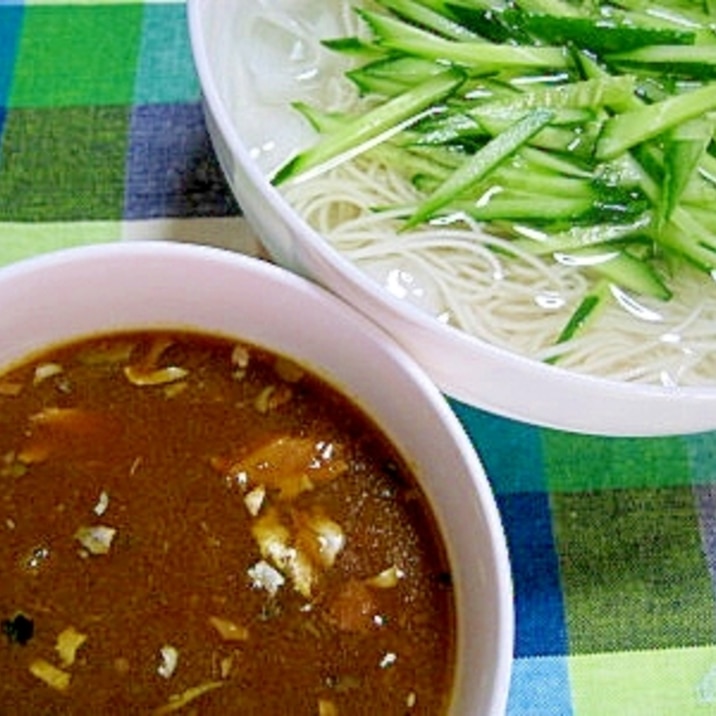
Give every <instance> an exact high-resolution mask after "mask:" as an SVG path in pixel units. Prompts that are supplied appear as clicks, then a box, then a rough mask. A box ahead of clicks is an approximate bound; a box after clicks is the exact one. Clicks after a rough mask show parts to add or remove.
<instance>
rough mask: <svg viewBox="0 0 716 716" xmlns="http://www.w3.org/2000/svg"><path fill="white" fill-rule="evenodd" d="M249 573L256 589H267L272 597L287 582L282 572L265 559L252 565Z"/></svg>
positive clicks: (252, 584)
mask: <svg viewBox="0 0 716 716" xmlns="http://www.w3.org/2000/svg"><path fill="white" fill-rule="evenodd" d="M248 575H249V578H250V579H251V586H252V587H253V588H254V589H265V590H266V591H267V592H268V593H269V594H270V595H271V596H272V597H273V596H275V594H276V592H278V590H279V589H280V588H281V587H282V586H283V585H284V584H285V582H286V580H285V579H284V576H283V575H282V574H281V572H279V571H278V570H277V569H275V568H274V567H272V566H271V565H270V564H269V563H268V562H264V560H261V561H260V562H257V563H256V564H255V565H254V566H253V567H250V568H249V570H248Z"/></svg>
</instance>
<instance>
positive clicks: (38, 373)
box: [32, 363, 63, 385]
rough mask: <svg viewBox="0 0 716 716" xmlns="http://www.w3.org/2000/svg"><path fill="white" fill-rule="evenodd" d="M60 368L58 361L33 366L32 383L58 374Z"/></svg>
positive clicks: (40, 381)
mask: <svg viewBox="0 0 716 716" xmlns="http://www.w3.org/2000/svg"><path fill="white" fill-rule="evenodd" d="M62 370H63V369H62V366H61V365H60V364H59V363H42V364H40V365H38V366H37V367H36V368H35V375H34V376H33V378H32V384H33V385H39V384H40V383H42V381H43V380H47V379H48V378H51V377H52V376H53V375H59V374H60V373H62Z"/></svg>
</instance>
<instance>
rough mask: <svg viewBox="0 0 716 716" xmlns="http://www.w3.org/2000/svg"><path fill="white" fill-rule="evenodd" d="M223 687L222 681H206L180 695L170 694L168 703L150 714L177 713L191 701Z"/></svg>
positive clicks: (159, 715) (158, 715) (157, 715)
mask: <svg viewBox="0 0 716 716" xmlns="http://www.w3.org/2000/svg"><path fill="white" fill-rule="evenodd" d="M223 685H224V682H223V681H207V682H206V683H205V684H200V685H199V686H192V687H191V688H190V689H187V690H186V691H183V692H182V693H181V694H172V695H171V696H170V697H169V701H168V702H167V703H166V704H164V706H160V707H159V708H157V709H154V711H153V712H152V713H153V714H154V716H162V714H168V713H172V712H173V711H178V710H179V709H183V708H184V707H185V706H186V705H187V704H188V703H190V702H191V701H194V699H198V698H199V697H200V696H203V695H204V694H206V693H208V692H209V691H213V690H214V689H218V688H220V687H221V686H223Z"/></svg>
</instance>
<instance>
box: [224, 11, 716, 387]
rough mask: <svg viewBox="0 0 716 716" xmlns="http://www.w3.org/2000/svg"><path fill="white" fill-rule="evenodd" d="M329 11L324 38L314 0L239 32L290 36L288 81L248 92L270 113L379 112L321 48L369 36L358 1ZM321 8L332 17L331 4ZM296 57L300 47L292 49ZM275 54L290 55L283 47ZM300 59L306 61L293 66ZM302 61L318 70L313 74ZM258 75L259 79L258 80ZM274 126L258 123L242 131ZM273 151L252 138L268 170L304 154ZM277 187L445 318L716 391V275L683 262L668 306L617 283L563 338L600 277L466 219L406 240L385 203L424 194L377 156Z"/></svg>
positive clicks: (499, 336)
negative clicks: (580, 326) (715, 386)
mask: <svg viewBox="0 0 716 716" xmlns="http://www.w3.org/2000/svg"><path fill="white" fill-rule="evenodd" d="M332 4H333V5H334V13H333V14H332V15H331V22H333V23H334V24H333V25H330V24H329V26H328V27H326V28H323V30H322V31H323V32H324V34H323V35H320V36H317V33H318V32H319V30H317V29H316V27H315V26H314V23H312V22H310V18H311V17H313V16H314V14H315V13H314V10H316V8H317V5H316V3H312V2H306V3H303V4H302V7H301V6H299V7H298V8H294V9H295V12H291V13H289V12H288V9H287V10H286V12H285V13H284V12H283V11H281V9H280V8H279V7H278V6H279V3H273V4H272V3H266V6H267V7H262V6H261V5H258V6H257V7H256V10H255V15H254V17H253V22H246V23H245V24H244V26H243V27H244V29H242V30H241V31H240V32H242V33H243V34H244V37H243V40H242V41H241V42H243V43H244V46H248V43H249V42H253V43H256V42H259V43H261V42H263V43H267V42H273V41H274V40H275V39H276V37H277V36H278V34H280V33H278V31H277V29H276V28H281V31H282V32H283V41H285V42H287V45H286V47H285V48H284V49H285V54H286V55H287V58H286V63H285V65H284V67H283V72H284V73H285V74H286V76H285V77H283V79H282V81H280V82H274V83H273V85H272V83H271V82H269V83H268V84H267V83H266V82H262V83H261V88H260V91H255V92H254V94H253V95H252V96H253V100H252V101H254V102H256V103H257V105H260V107H261V109H262V110H263V111H264V112H265V111H266V110H269V111H270V110H271V109H272V107H274V108H275V107H281V109H282V111H284V112H285V110H286V108H287V107H288V105H289V104H290V102H292V101H294V100H297V99H301V100H306V101H309V102H311V103H312V104H313V105H315V106H319V107H321V108H323V109H325V110H330V111H335V110H341V111H347V110H355V109H359V108H362V107H364V106H366V105H367V104H368V103H370V101H371V100H370V99H369V98H359V97H358V94H357V92H356V91H355V89H354V88H353V87H352V85H351V83H350V82H349V81H348V80H347V79H345V77H344V75H343V72H344V71H345V64H341V63H345V60H343V59H339V60H336V58H335V57H334V56H333V55H332V54H331V53H329V52H328V51H327V50H325V49H324V48H321V47H320V45H319V41H320V40H321V39H324V38H325V37H330V36H346V35H352V34H357V33H359V32H360V26H359V24H358V21H357V19H356V17H355V16H354V14H353V13H352V12H351V11H350V4H349V3H348V2H343V0H341V2H335V3H332ZM269 5H270V6H271V8H269V7H268V6H269ZM318 5H320V6H321V7H322V8H323V9H324V12H325V3H318ZM292 7H293V6H292ZM258 26H261V27H263V30H264V32H263V39H262V35H261V33H260V32H259V33H256V28H257V27H258ZM267 28H272V29H271V31H267ZM249 33H253V39H252V40H250V39H249ZM287 38H289V39H288V40H287ZM241 42H240V43H239V44H241ZM297 48H299V49H301V50H302V51H301V52H296V50H297ZM272 49H273V51H274V52H278V54H279V55H280V54H281V50H280V48H276V47H273V48H272ZM291 57H293V58H297V59H295V62H294V64H292V61H291V60H290V58H291ZM296 63H298V64H296ZM302 63H303V64H302ZM306 63H308V64H309V65H311V66H312V67H313V70H314V71H313V72H307V71H306ZM257 72H258V69H257ZM290 77H293V78H294V81H289V79H290ZM287 78H288V79H287ZM255 80H256V82H257V83H258V75H257V77H256V78H255ZM272 86H273V88H274V89H275V90H276V91H275V95H273V96H272V95H271V91H272V90H271V87H272ZM250 115H251V113H250V112H246V111H241V112H236V119H237V123H238V124H239V126H242V124H243V125H244V126H245V125H246V123H247V122H249V123H250V122H251V118H250ZM261 116H262V117H265V116H266V115H265V114H262V115H261ZM266 131H267V130H266V128H265V127H264V128H257V127H256V126H255V125H254V126H253V127H249V128H248V133H246V134H245V136H251V134H252V133H253V134H254V135H256V134H257V133H258V134H259V135H260V134H261V132H266ZM308 137H310V133H308V134H305V135H304V136H303V137H302V139H301V140H300V141H302V142H304V143H305V142H307V141H312V140H311V139H309V138H308ZM264 138H265V137H264ZM268 144H270V143H266V142H263V144H261V143H260V142H255V146H257V147H259V146H260V145H261V146H263V147H264V149H262V150H259V149H257V150H256V154H257V158H258V159H259V161H260V162H262V163H263V165H264V167H265V169H266V171H267V173H270V171H271V170H272V169H273V168H275V167H276V166H277V165H278V164H280V163H281V161H283V160H285V158H286V155H287V152H288V151H290V150H292V149H294V147H295V141H294V142H293V144H292V143H291V141H289V140H285V141H284V142H283V145H281V142H277V143H276V146H278V149H276V146H274V147H273V150H272V151H273V152H274V153H273V154H272V153H271V151H268V152H266V151H265V147H266V146H268ZM279 155H281V156H279ZM281 190H282V192H283V193H284V195H285V198H286V199H287V201H288V202H289V203H290V204H291V205H292V206H293V207H294V208H295V209H296V211H297V212H298V213H299V214H300V215H301V216H302V217H303V218H304V219H305V221H306V222H307V223H308V224H309V225H310V226H311V227H313V228H314V229H315V230H316V231H317V232H318V233H319V234H321V235H322V236H323V237H325V239H326V240H327V241H328V242H330V243H331V245H332V246H333V247H335V249H336V250H337V251H339V252H340V253H342V254H343V255H344V256H346V257H347V258H348V259H350V260H351V261H353V262H354V263H355V264H356V265H357V266H359V267H361V268H362V269H363V270H364V271H365V272H366V273H367V274H368V275H370V276H372V277H373V278H374V279H375V280H376V281H377V282H379V283H381V284H382V285H383V286H384V287H385V288H386V289H387V290H389V291H391V292H392V293H393V294H395V295H398V296H400V297H401V298H404V299H405V300H407V301H410V302H412V303H414V304H416V305H418V306H419V307H420V308H421V309H423V310H425V311H428V312H429V313H431V314H432V315H434V316H435V317H436V320H438V321H442V322H444V323H449V324H450V325H452V326H454V327H456V328H458V329H460V330H462V331H465V332H466V333H468V334H470V335H472V336H475V337H477V338H479V339H482V340H485V341H488V342H490V343H492V344H495V345H498V346H501V347H504V348H506V349H508V350H510V351H513V352H516V353H519V354H522V355H525V356H530V357H532V358H534V359H536V360H540V361H550V362H556V363H558V365H560V366H562V367H564V368H566V369H569V370H574V371H577V372H581V373H588V374H593V375H596V376H602V377H609V378H613V379H618V380H625V381H639V382H644V383H652V384H660V385H668V386H672V385H698V384H707V383H716V330H715V329H714V326H716V284H715V283H714V279H713V277H711V276H709V275H707V274H704V273H703V272H700V271H698V270H696V269H694V268H691V267H690V266H689V265H685V264H684V265H682V264H681V263H680V264H679V266H678V271H674V272H673V275H672V276H670V287H671V289H672V291H673V294H674V295H673V298H672V299H671V300H670V301H660V300H657V299H651V298H648V297H642V296H639V297H634V296H632V295H629V294H627V293H626V292H624V291H622V290H620V289H619V288H618V287H616V286H611V285H610V286H608V292H609V294H610V300H608V301H606V302H605V305H604V307H603V308H602V309H601V312H600V314H599V316H598V318H597V319H596V320H594V321H593V322H591V323H590V327H589V330H588V331H582V332H579V333H578V334H577V336H576V337H575V338H573V339H571V340H569V341H566V342H563V343H557V339H558V337H559V335H560V332H561V331H562V329H563V328H564V326H565V324H566V323H567V321H569V319H570V316H572V314H573V313H574V311H575V309H576V308H577V306H578V305H579V304H580V302H581V301H582V299H583V298H584V296H585V295H586V294H587V293H588V292H589V291H590V290H594V289H595V285H596V282H597V281H599V280H600V279H595V278H594V277H592V276H590V275H589V274H588V273H585V272H584V271H582V270H580V267H579V266H571V265H566V264H564V263H560V262H559V261H556V260H555V258H554V257H553V256H551V255H549V256H542V257H540V256H535V255H532V254H529V253H527V252H525V251H522V250H520V249H519V247H517V246H516V245H515V244H514V243H512V242H510V241H508V240H505V239H502V238H500V236H498V235H495V234H494V233H493V234H490V233H487V231H486V230H485V227H484V226H481V225H480V224H479V223H478V222H476V221H472V220H470V219H467V218H465V217H461V220H460V221H459V222H457V221H455V222H444V223H442V224H439V223H438V224H435V223H433V224H428V225H423V226H420V227H418V228H416V229H413V230H410V231H402V232H401V231H400V227H401V224H402V220H403V219H404V215H401V213H400V210H399V209H383V207H401V206H411V205H415V204H416V203H417V202H418V199H419V193H418V190H417V189H416V188H415V187H414V186H413V185H412V184H411V183H410V181H409V180H408V179H407V178H406V177H405V176H404V175H403V174H401V172H400V171H399V169H398V168H396V167H395V166H391V165H389V163H387V162H386V161H385V160H384V159H383V157H382V156H381V155H380V153H370V152H369V153H366V154H363V155H361V156H359V157H357V158H354V159H352V160H350V161H348V162H345V163H343V164H341V165H339V166H336V167H332V168H331V169H329V170H327V171H325V172H323V173H321V174H319V175H318V176H312V177H310V178H306V179H303V178H299V180H298V181H295V182H291V183H288V184H287V185H285V186H282V187H281Z"/></svg>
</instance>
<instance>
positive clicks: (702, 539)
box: [0, 0, 716, 716]
mask: <svg viewBox="0 0 716 716" xmlns="http://www.w3.org/2000/svg"><path fill="white" fill-rule="evenodd" d="M236 1H239V0H236ZM185 15H186V13H185V7H184V5H183V3H178V2H177V3H173V2H155V3H153V2H121V1H112V0H104V1H103V2H96V3H94V4H92V3H89V2H81V1H78V2H76V3H61V2H57V0H47V1H46V2H31V1H30V0H28V1H27V2H24V3H23V2H13V1H8V0H0V263H8V262H11V261H16V260H18V259H21V258H23V257H26V256H30V255H33V254H37V253H41V252H44V251H49V250H52V249H55V248H60V247H64V246H71V245H78V244H90V243H98V242H109V241H118V240H124V239H142V238H153V237H162V238H171V239H176V240H203V241H206V242H208V243H215V244H219V245H224V246H228V247H229V248H233V249H236V250H239V251H247V252H254V251H256V250H257V244H256V242H255V239H254V237H253V235H252V233H251V231H250V229H249V228H248V227H247V226H246V223H245V221H244V220H243V218H242V216H241V210H240V208H239V207H238V206H237V205H236V203H235V202H234V200H233V199H232V197H231V195H230V193H229V191H228V190H227V187H226V184H225V183H224V180H223V177H222V175H221V172H220V170H219V168H218V165H217V162H216V160H215V157H214V155H213V154H212V151H211V147H210V143H209V139H208V137H207V134H206V128H205V126H204V122H203V117H202V113H201V108H200V104H199V87H198V83H197V79H196V76H195V74H194V69H193V64H192V60H191V53H190V48H189V43H188V37H187V28H186V17H185ZM452 406H453V408H454V410H455V412H456V413H457V415H458V417H459V418H460V420H461V421H462V422H463V424H464V425H465V427H466V429H467V431H468V433H469V434H470V436H471V437H472V439H473V441H474V443H475V445H476V447H477V449H478V451H479V453H480V455H481V456H482V459H483V462H484V465H485V468H486V471H487V473H488V476H489V478H490V480H491V481H492V484H493V486H494V489H495V492H496V494H497V499H498V503H499V506H500V510H501V513H502V518H503V522H504V525H505V530H506V532H507V537H508V543H509V548H510V554H511V559H512V566H513V572H514V580H515V588H516V613H517V637H516V646H515V650H516V653H515V657H516V659H515V666H514V675H513V680H512V689H511V694H510V702H509V707H508V713H509V716H567V715H568V714H577V715H579V716H604V715H605V714H606V715H610V714H618V715H625V716H627V715H628V716H632V715H633V716H672V715H678V716H689V715H690V714H693V715H694V716H701V715H703V714H711V713H713V714H716V594H715V591H714V585H715V584H716V432H714V433H705V434H700V435H692V436H679V437H671V438H660V439H607V438H602V437H593V436H577V435H571V434H567V433H562V432H559V431H555V430H547V429H541V428H536V427H533V426H528V425H523V424H521V423H517V422H513V421H510V420H506V419H504V418H500V417H497V416H494V415H489V414H486V413H484V412H481V411H478V410H475V409H473V408H470V407H468V406H465V405H463V404H461V403H458V402H456V401H453V402H452ZM476 608H479V605H476Z"/></svg>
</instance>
